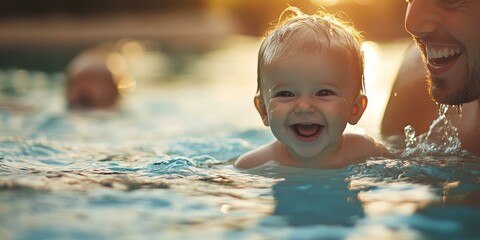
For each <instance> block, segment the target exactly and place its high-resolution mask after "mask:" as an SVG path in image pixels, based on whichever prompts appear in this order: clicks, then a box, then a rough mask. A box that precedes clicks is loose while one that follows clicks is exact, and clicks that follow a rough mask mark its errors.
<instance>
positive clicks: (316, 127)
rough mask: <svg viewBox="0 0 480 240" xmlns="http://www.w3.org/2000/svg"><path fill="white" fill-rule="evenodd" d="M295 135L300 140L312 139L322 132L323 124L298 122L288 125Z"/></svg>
mask: <svg viewBox="0 0 480 240" xmlns="http://www.w3.org/2000/svg"><path fill="white" fill-rule="evenodd" d="M290 128H291V129H292V131H293V133H294V134H295V136H296V137H297V138H298V139H299V140H301V141H305V142H308V141H313V140H315V139H316V138H317V137H318V136H319V135H320V133H321V132H322V130H323V128H324V126H323V125H320V124H314V123H298V124H293V125H291V126H290Z"/></svg>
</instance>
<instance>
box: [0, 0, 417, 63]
mask: <svg viewBox="0 0 480 240" xmlns="http://www.w3.org/2000/svg"><path fill="white" fill-rule="evenodd" d="M288 5H292V6H296V7H299V8H301V9H302V10H303V11H304V12H307V13H313V12H315V11H316V10H317V9H318V8H319V7H323V8H325V9H327V10H329V11H332V12H337V11H342V12H345V13H346V14H347V16H348V17H349V18H350V19H351V20H352V21H353V22H354V23H355V25H356V27H357V28H358V29H360V30H362V31H363V32H364V33H365V37H366V39H367V40H369V41H375V42H388V41H394V40H395V39H398V38H406V37H408V34H407V33H406V32H405V30H404V28H403V18H404V14H405V7H406V4H405V2H404V1H401V0H175V1H173V0H172V1H158V0H136V1H132V0H98V1H91V0H86V1H64V0H43V1H31V0H2V1H1V2H0V69H8V68H26V69H30V70H33V69H39V70H43V71H58V70H60V69H62V68H64V67H65V65H66V62H68V59H71V58H72V57H73V56H75V55H76V54H77V53H78V52H79V51H81V50H83V49H85V48H88V47H90V46H94V45H96V44H99V43H101V42H105V41H117V40H118V39H122V38H134V39H137V40H153V41H155V42H158V43H161V44H162V45H163V46H167V47H166V48H168V46H172V47H171V49H172V51H175V49H177V48H180V49H185V48H189V49H205V48H208V47H212V46H215V45H216V44H217V43H218V41H219V40H221V39H222V38H225V37H226V36H229V35H232V34H241V35H249V36H261V35H262V34H263V32H264V31H265V30H266V28H268V26H269V23H271V22H273V21H275V19H276V18H277V17H278V16H279V14H280V13H281V12H282V10H283V9H285V7H287V6H288ZM45 58H47V60H48V61H45Z"/></svg>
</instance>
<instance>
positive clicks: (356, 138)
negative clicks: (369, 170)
mask: <svg viewBox="0 0 480 240" xmlns="http://www.w3.org/2000/svg"><path fill="white" fill-rule="evenodd" d="M344 143H345V146H346V147H348V148H349V149H350V151H351V150H356V151H355V152H358V153H359V154H361V155H365V156H370V157H381V156H388V150H387V148H386V147H385V146H384V145H383V144H382V143H381V142H380V141H379V140H377V139H375V138H374V137H372V136H370V135H368V134H358V133H346V134H344Z"/></svg>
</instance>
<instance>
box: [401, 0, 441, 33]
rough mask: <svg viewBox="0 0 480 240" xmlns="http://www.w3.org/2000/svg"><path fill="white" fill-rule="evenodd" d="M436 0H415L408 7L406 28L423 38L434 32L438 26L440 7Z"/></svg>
mask: <svg viewBox="0 0 480 240" xmlns="http://www.w3.org/2000/svg"><path fill="white" fill-rule="evenodd" d="M434 1H435V0H413V1H412V2H411V3H410V4H409V5H408V7H407V12H406V16H405V29H406V30H407V31H408V32H409V33H410V34H412V35H414V36H415V37H418V38H421V37H423V36H425V35H427V34H428V33H431V32H434V31H435V29H436V27H437V26H438V25H437V24H438V21H437V20H438V17H439V15H438V13H439V9H438V7H437V6H436V3H434Z"/></svg>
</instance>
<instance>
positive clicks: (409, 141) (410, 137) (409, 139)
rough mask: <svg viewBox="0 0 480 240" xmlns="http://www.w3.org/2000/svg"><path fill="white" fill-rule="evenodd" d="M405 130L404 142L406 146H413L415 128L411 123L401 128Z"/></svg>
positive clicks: (415, 141) (415, 140) (415, 138)
mask: <svg viewBox="0 0 480 240" xmlns="http://www.w3.org/2000/svg"><path fill="white" fill-rule="evenodd" d="M403 131H404V132H405V144H406V147H407V148H412V147H415V145H416V143H417V137H416V136H415V135H416V133H415V129H414V128H413V127H412V126H411V125H407V126H405V128H404V129H403Z"/></svg>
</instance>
